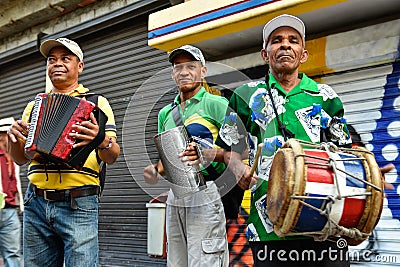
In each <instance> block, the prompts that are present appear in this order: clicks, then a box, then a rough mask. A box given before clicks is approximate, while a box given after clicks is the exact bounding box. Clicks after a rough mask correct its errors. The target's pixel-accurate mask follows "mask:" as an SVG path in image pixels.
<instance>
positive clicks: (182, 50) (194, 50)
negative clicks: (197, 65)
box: [168, 45, 206, 66]
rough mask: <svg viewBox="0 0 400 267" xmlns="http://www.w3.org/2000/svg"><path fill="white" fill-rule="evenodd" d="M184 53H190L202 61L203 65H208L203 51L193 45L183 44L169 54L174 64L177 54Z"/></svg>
mask: <svg viewBox="0 0 400 267" xmlns="http://www.w3.org/2000/svg"><path fill="white" fill-rule="evenodd" d="M182 53H189V54H190V55H192V57H194V58H195V59H196V60H198V61H200V62H201V65H203V66H205V65H206V60H205V59H204V56H203V53H202V52H201V50H200V49H198V48H197V47H194V46H192V45H184V46H181V47H178V48H176V49H174V50H172V51H171V52H170V53H169V55H168V60H169V62H171V63H172V64H173V63H174V59H175V58H176V56H177V55H179V54H182Z"/></svg>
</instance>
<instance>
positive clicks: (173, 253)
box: [167, 182, 229, 267]
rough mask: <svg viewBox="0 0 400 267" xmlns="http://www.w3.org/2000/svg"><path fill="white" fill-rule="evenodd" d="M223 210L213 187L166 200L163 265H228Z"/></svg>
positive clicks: (192, 266) (193, 266)
mask: <svg viewBox="0 0 400 267" xmlns="http://www.w3.org/2000/svg"><path fill="white" fill-rule="evenodd" d="M225 221H226V220H225V214H224V207H223V205H222V202H221V197H220V194H219V192H218V189H217V186H216V185H215V183H214V182H207V188H206V189H204V190H201V191H199V192H196V193H194V194H193V195H190V196H187V197H184V198H180V199H178V198H175V197H174V194H173V193H172V191H171V190H170V192H169V194H168V201H167V266H169V267H177V266H179V267H221V266H223V267H225V266H228V263H229V251H228V241H227V237H226V226H225Z"/></svg>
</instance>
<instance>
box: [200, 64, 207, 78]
mask: <svg viewBox="0 0 400 267" xmlns="http://www.w3.org/2000/svg"><path fill="white" fill-rule="evenodd" d="M206 74H207V67H206V66H203V67H201V78H202V79H204V77H206Z"/></svg>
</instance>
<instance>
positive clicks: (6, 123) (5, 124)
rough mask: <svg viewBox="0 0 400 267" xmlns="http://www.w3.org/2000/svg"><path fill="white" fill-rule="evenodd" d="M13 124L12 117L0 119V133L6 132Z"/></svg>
mask: <svg viewBox="0 0 400 267" xmlns="http://www.w3.org/2000/svg"><path fill="white" fill-rule="evenodd" d="M14 122H15V120H14V118H13V117H8V118H4V119H0V132H7V131H8V129H9V128H10V126H11V125H12V124H13V123H14Z"/></svg>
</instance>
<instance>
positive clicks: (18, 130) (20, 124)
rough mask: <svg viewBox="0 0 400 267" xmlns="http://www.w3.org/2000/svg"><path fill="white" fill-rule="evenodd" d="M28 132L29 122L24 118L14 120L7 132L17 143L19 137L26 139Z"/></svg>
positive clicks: (12, 140)
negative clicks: (23, 119)
mask: <svg viewBox="0 0 400 267" xmlns="http://www.w3.org/2000/svg"><path fill="white" fill-rule="evenodd" d="M28 133H29V124H28V123H26V122H24V121H22V120H17V121H16V122H14V123H13V124H12V125H11V126H10V128H9V129H8V131H7V134H8V136H9V137H10V140H11V142H13V143H17V142H18V139H21V140H23V141H25V140H26V137H27V136H28Z"/></svg>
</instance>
